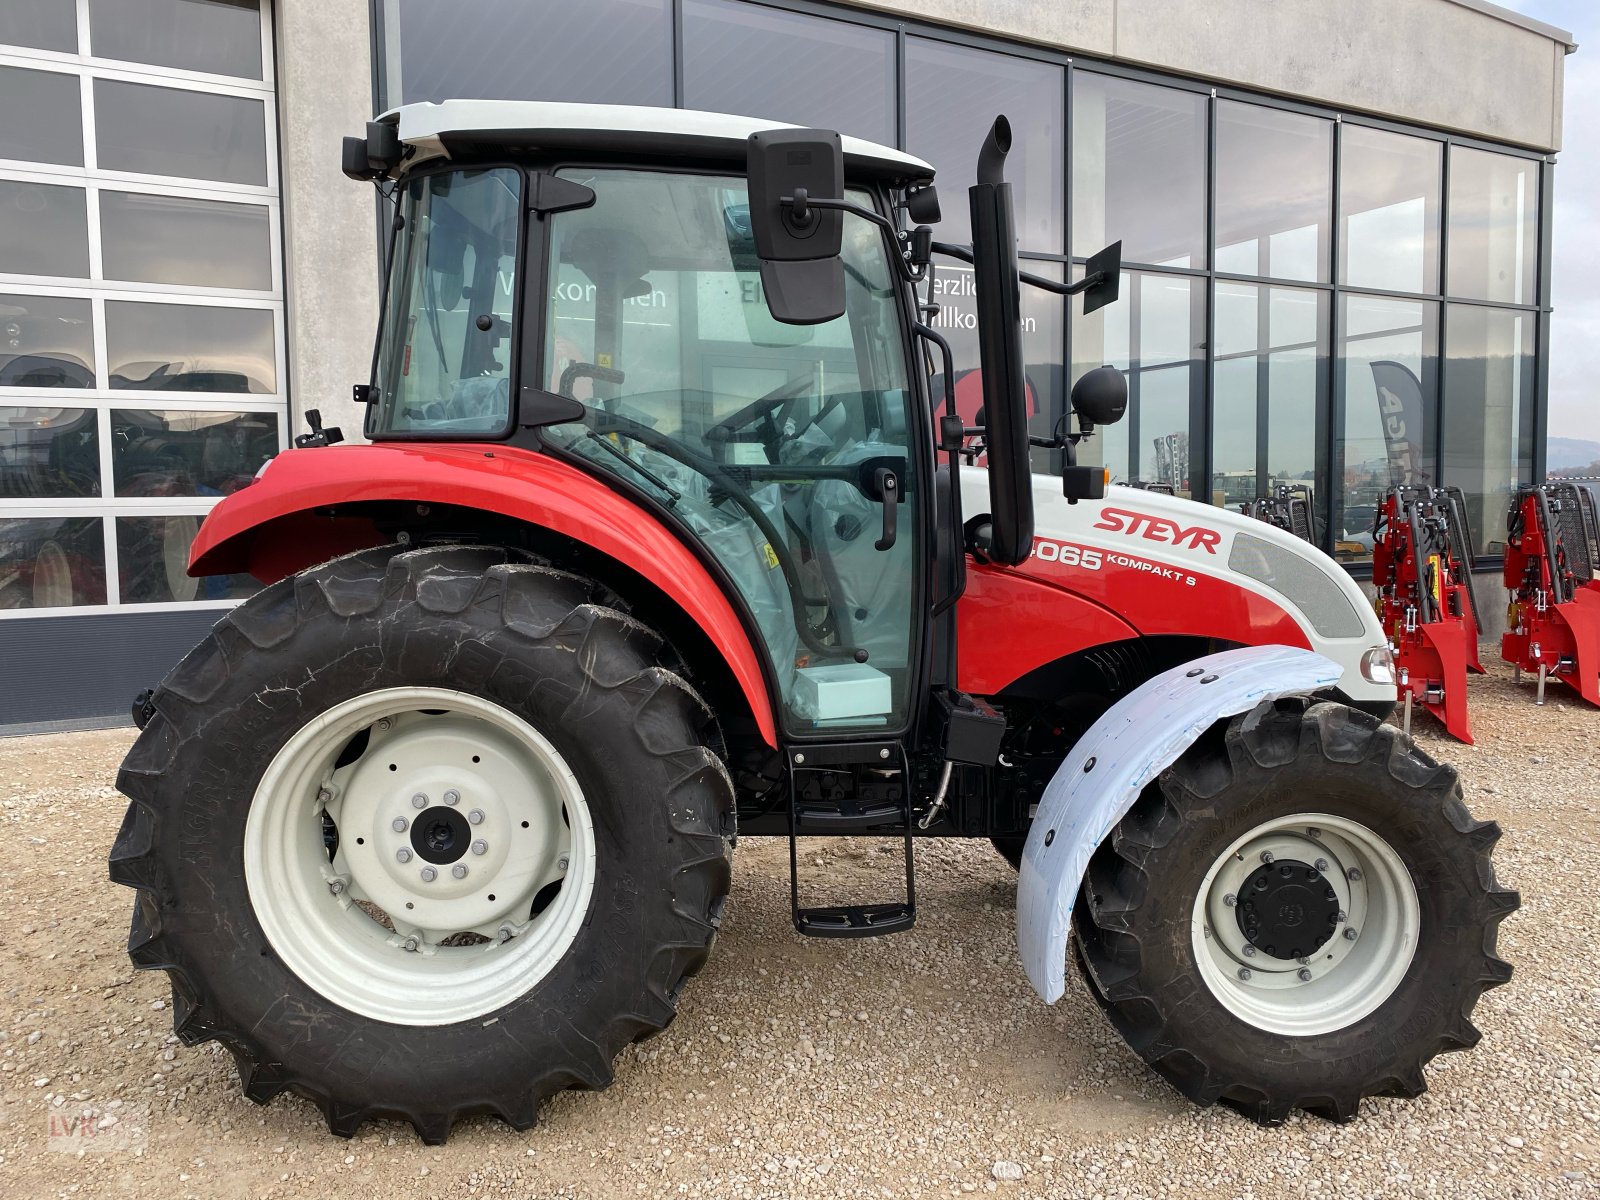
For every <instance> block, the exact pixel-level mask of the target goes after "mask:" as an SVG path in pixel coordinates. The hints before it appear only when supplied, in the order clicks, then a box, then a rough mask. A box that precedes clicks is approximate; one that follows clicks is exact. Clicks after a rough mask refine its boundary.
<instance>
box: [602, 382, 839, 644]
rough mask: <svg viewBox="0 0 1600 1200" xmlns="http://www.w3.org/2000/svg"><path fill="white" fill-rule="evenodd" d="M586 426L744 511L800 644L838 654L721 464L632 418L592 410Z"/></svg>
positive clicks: (755, 511) (794, 569)
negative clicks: (675, 467)
mask: <svg viewBox="0 0 1600 1200" xmlns="http://www.w3.org/2000/svg"><path fill="white" fill-rule="evenodd" d="M762 399H763V400H766V399H768V397H765V396H764V397H762ZM757 403H760V401H757ZM736 415H737V414H736ZM583 423H584V425H585V426H586V427H587V428H588V429H589V432H590V433H592V434H594V435H595V436H596V437H603V436H604V435H605V434H608V433H616V434H620V435H622V436H623V437H625V438H631V439H632V440H633V441H636V442H639V443H640V444H642V445H645V446H648V447H650V449H652V450H655V451H658V452H659V453H661V454H665V455H666V456H667V457H668V458H670V459H673V460H674V461H676V462H680V463H682V464H683V465H684V466H686V467H688V468H689V469H690V470H691V471H694V472H696V473H697V474H700V475H703V476H705V477H706V478H707V479H709V480H711V481H712V483H714V484H715V485H716V486H717V488H718V490H719V491H721V492H722V493H723V494H724V495H726V496H727V497H728V498H729V499H731V500H732V501H733V502H734V503H735V504H737V505H738V506H739V507H740V508H741V509H743V510H744V514H745V515H746V516H747V517H749V518H750V520H751V521H753V522H754V523H755V526H756V528H757V529H759V530H760V531H761V536H762V537H764V538H766V539H767V544H768V545H769V546H771V547H772V553H773V556H774V557H775V558H777V560H778V569H779V571H780V572H781V573H782V575H783V582H784V585H785V587H786V588H787V589H788V592H789V608H790V610H791V611H792V612H793V614H794V627H795V632H797V633H798V634H799V635H800V640H801V641H803V642H804V643H805V644H806V646H807V648H809V649H810V650H811V651H812V653H814V654H825V655H832V654H834V653H837V651H838V649H839V648H838V647H829V646H825V645H823V643H822V640H821V635H820V633H819V631H818V630H817V629H816V628H815V627H814V626H813V625H811V623H810V622H809V621H808V620H807V619H806V617H805V613H806V611H807V608H808V607H809V606H810V605H811V601H809V600H807V599H806V595H805V589H804V588H803V587H802V586H801V584H800V569H799V567H798V566H797V565H796V563H795V561H794V556H793V555H792V554H791V553H790V551H789V547H788V545H787V543H785V542H784V540H783V535H782V534H780V533H779V532H778V530H777V528H776V527H775V526H774V525H773V524H772V521H771V519H770V518H768V516H767V514H766V513H765V512H764V511H763V510H762V508H761V506H760V505H759V504H757V503H756V502H755V501H754V500H752V499H751V498H750V494H749V493H748V492H747V491H745V489H744V488H743V486H741V485H740V484H739V482H738V481H737V480H735V479H734V478H733V477H732V476H731V475H730V474H729V473H728V472H727V470H726V469H725V468H724V467H723V465H722V464H721V463H718V462H714V461H712V460H711V459H709V458H703V457H701V456H700V455H698V454H695V453H694V452H693V451H691V450H689V449H687V448H686V447H684V446H683V445H682V444H681V443H679V442H675V441H673V440H672V439H671V438H669V437H667V436H666V435H664V434H660V433H657V432H656V431H655V430H654V429H651V428H650V426H648V425H645V424H643V423H642V422H639V421H635V420H634V419H633V418H631V417H625V416H623V415H621V414H620V413H614V412H606V413H602V412H597V411H596V410H594V409H589V410H587V412H586V413H585V414H584V418H583Z"/></svg>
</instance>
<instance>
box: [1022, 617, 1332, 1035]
mask: <svg viewBox="0 0 1600 1200" xmlns="http://www.w3.org/2000/svg"><path fill="white" fill-rule="evenodd" d="M1342 674H1343V670H1342V668H1341V667H1340V666H1339V665H1338V664H1337V663H1335V662H1333V661H1331V660H1330V659H1326V658H1323V657H1322V656H1321V655H1320V654H1312V653H1311V652H1310V651H1308V650H1297V649H1294V648H1292V647H1289V646H1247V647H1245V648H1243V649H1239V650H1227V651H1224V652H1223V653H1221V654H1212V655H1208V656H1207V657H1205V658H1197V659H1195V660H1194V661H1192V662H1188V663H1184V664H1183V665H1182V666H1178V667H1174V668H1173V669H1172V670H1170V671H1167V672H1165V673H1163V674H1161V675H1157V676H1156V677H1155V678H1154V679H1152V680H1150V681H1149V682H1147V683H1145V684H1144V685H1143V686H1142V687H1139V688H1137V689H1135V690H1134V691H1133V692H1130V693H1129V694H1128V695H1126V696H1124V697H1123V698H1122V699H1121V700H1119V701H1118V702H1117V703H1116V704H1115V705H1113V706H1112V707H1111V708H1110V709H1109V710H1108V711H1107V712H1106V713H1105V715H1104V716H1102V717H1101V718H1100V719H1099V720H1098V721H1096V722H1095V724H1094V727H1093V728H1091V729H1090V730H1089V732H1088V733H1086V734H1085V735H1084V736H1083V737H1082V739H1080V740H1079V741H1078V743H1077V744H1076V745H1075V746H1074V747H1073V748H1072V753H1071V754H1069V755H1068V756H1067V759H1066V761H1065V762H1063V763H1062V764H1061V766H1060V768H1059V769H1058V770H1057V771H1056V774H1055V777H1054V778H1053V779H1051V781H1050V784H1049V786H1048V787H1047V788H1045V792H1044V797H1043V799H1042V800H1041V801H1040V803H1039V811H1038V813H1037V814H1036V815H1035V817H1034V820H1033V826H1032V829H1031V830H1030V831H1029V833H1028V841H1027V844H1026V845H1025V846H1024V847H1023V850H1022V868H1021V871H1020V873H1019V875H1018V879H1017V949H1018V950H1019V951H1020V952H1021V954H1022V966H1023V970H1024V971H1025V972H1026V973H1027V976H1028V982H1029V983H1031V984H1032V985H1033V988H1034V990H1035V991H1036V992H1038V993H1039V995H1040V996H1042V997H1043V998H1044V1001H1045V1003H1046V1004H1054V1003H1055V1002H1056V1001H1057V1000H1059V999H1060V998H1061V996H1062V993H1063V992H1064V991H1065V990H1066V985H1067V936H1068V933H1069V931H1070V929H1071V927H1072V905H1073V902H1074V901H1075V900H1076V899H1077V896H1078V890H1079V888H1080V886H1081V885H1082V882H1083V875H1084V872H1085V871H1086V870H1088V867H1089V859H1090V858H1091V857H1092V856H1093V854H1094V851H1095V848H1096V847H1097V846H1099V845H1100V843H1101V842H1102V841H1104V840H1105V837H1106V835H1107V834H1108V833H1110V832H1111V830H1112V828H1113V827H1114V826H1115V825H1116V823H1117V822H1118V821H1120V820H1121V819H1122V818H1123V816H1124V815H1125V814H1126V813H1127V811H1128V810H1129V809H1130V808H1132V807H1133V803H1134V801H1135V800H1137V799H1138V798H1139V793H1140V792H1141V791H1143V790H1144V787H1145V785H1146V784H1148V783H1149V782H1150V781H1151V780H1153V779H1154V778H1155V777H1156V776H1157V775H1158V774H1159V773H1160V772H1161V771H1163V770H1165V769H1166V768H1167V767H1169V766H1171V765H1172V764H1173V763H1174V762H1175V761H1177V759H1178V757H1179V755H1181V754H1182V753H1183V752H1184V750H1186V749H1187V748H1188V747H1189V746H1190V745H1191V744H1192V743H1193V742H1194V741H1195V739H1197V738H1198V737H1199V736H1200V735H1201V734H1202V733H1204V732H1205V731H1206V730H1207V729H1209V728H1210V727H1211V726H1212V725H1213V724H1215V723H1216V722H1217V721H1220V720H1224V719H1226V718H1228V717H1232V716H1236V715H1237V714H1239V713H1242V712H1248V711H1249V710H1250V709H1252V708H1254V707H1255V706H1256V705H1258V704H1260V703H1262V702H1263V701H1267V700H1272V699H1274V698H1276V697H1278V696H1284V695H1291V694H1294V693H1300V692H1314V691H1317V690H1319V689H1321V688H1325V687H1330V686H1332V685H1333V684H1335V683H1337V682H1338V681H1339V677H1340V675H1342Z"/></svg>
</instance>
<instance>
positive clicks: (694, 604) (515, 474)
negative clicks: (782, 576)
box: [189, 443, 777, 746]
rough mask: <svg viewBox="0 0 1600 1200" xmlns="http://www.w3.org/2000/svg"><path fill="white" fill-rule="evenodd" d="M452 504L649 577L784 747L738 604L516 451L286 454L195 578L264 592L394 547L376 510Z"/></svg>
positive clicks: (213, 525)
mask: <svg viewBox="0 0 1600 1200" xmlns="http://www.w3.org/2000/svg"><path fill="white" fill-rule="evenodd" d="M384 502H387V503H393V502H400V503H409V504H434V505H453V506H457V507H460V508H470V509H477V510H479V511H482V512H486V513H493V514H496V515H499V516H502V517H508V518H511V519H513V520H516V521H522V522H525V523H527V524H529V525H535V526H538V527H540V528H543V529H548V530H552V531H554V532H556V533H559V534H563V535H565V536H566V537H570V538H572V539H574V540H576V541H579V542H582V543H584V544H585V545H588V546H591V547H593V548H594V549H595V550H597V551H599V552H600V553H602V554H605V555H607V556H608V557H610V558H612V559H615V560H616V561H617V562H620V563H622V564H623V565H625V566H627V567H629V568H631V569H632V570H634V571H636V572H638V574H640V575H641V576H643V577H644V578H645V579H648V580H649V581H650V582H651V583H653V584H655V586H656V587H658V588H660V589H661V590H662V591H663V592H665V593H666V594H667V595H668V596H669V597H671V598H672V600H674V601H675V602H676V603H677V604H678V605H679V606H680V607H681V608H682V609H683V611H684V612H685V613H686V614H688V616H689V617H690V619H692V620H693V621H694V622H695V624H697V625H698V626H699V627H700V629H701V630H702V631H703V632H704V633H705V635H706V637H707V638H709V639H710V641H711V643H712V645H714V646H715V647H716V649H717V650H718V651H719V652H720V653H721V654H722V656H723V657H724V658H725V659H726V660H727V663H728V667H729V669H730V670H731V671H732V673H733V677H734V679H735V681H736V682H737V683H738V685H739V688H740V690H741V691H742V692H743V693H744V697H745V700H746V702H747V703H748V704H749V705H750V711H751V712H752V713H753V714H754V716H755V720H756V724H757V726H758V727H759V728H760V730H761V735H762V737H763V738H764V739H765V740H766V741H767V743H768V744H769V745H772V746H776V745H777V730H776V725H775V724H774V721H773V716H772V704H771V701H770V699H769V698H768V695H767V688H766V682H765V679H764V677H763V676H762V673H761V660H760V658H759V657H758V652H757V650H756V648H755V646H754V645H753V644H752V643H751V641H750V638H749V636H748V635H747V634H746V633H745V630H744V626H743V624H742V623H741V622H740V620H739V617H738V615H737V613H736V612H735V611H734V608H733V606H732V604H731V603H730V602H729V600H728V597H727V596H726V595H725V594H724V593H723V590H722V588H721V587H719V586H718V584H717V582H716V580H715V579H713V578H712V576H711V575H710V573H709V572H708V571H707V570H706V569H705V567H704V566H702V565H701V563H700V561H699V559H697V558H696V557H695V556H694V555H693V554H692V553H690V551H689V550H688V549H687V548H686V547H685V546H684V545H683V543H682V542H680V541H679V540H678V539H677V537H675V536H674V535H673V534H672V533H671V532H670V531H669V530H668V529H667V528H666V527H665V526H664V525H662V524H661V523H660V522H659V521H657V520H656V519H655V518H654V517H652V516H650V515H649V514H648V513H646V512H644V511H642V510H641V509H640V508H639V507H638V506H637V505H634V504H632V503H630V502H629V501H628V500H626V499H624V498H623V497H622V496H619V495H618V494H617V493H615V492H613V491H611V490H610V489H608V488H606V487H605V486H604V485H602V484H600V483H599V482H597V481H596V480H594V479H592V478H590V477H589V476H588V475H585V474H583V473H582V472H581V471H578V470H575V469H574V468H572V467H570V466H567V465H566V464H565V463H562V462H560V461H558V460H556V459H554V458H551V457H549V456H548V455H542V454H534V453H531V452H529V451H527V450H521V449H517V448H514V447H508V446H495V447H493V448H492V449H486V448H484V447H482V446H464V445H437V444H429V445H420V444H404V445H403V444H398V443H390V444H387V445H379V446H368V445H358V446H329V447H326V448H318V449H308V450H287V451H285V452H284V453H282V454H280V455H278V457H277V458H275V459H273V460H272V463H271V465H270V466H269V467H268V468H267V470H266V472H265V473H264V474H263V475H262V476H261V477H260V478H259V479H257V480H256V482H255V483H253V484H251V485H250V486H249V487H246V488H244V489H242V490H241V491H238V492H236V493H234V494H233V495H231V496H229V497H228V498H227V499H225V500H223V501H222V503H220V504H218V505H217V507H216V508H214V509H212V511H211V515H210V516H208V517H207V518H206V520H205V523H204V525H202V526H201V528H200V536H199V537H198V538H196V539H195V543H194V548H193V549H192V550H191V551H190V556H189V573H190V574H191V575H225V574H234V573H239V572H248V573H249V574H251V575H253V576H255V577H256V578H257V579H259V580H261V582H263V583H273V582H275V581H276V580H279V579H282V578H283V577H285V576H287V575H292V574H293V573H294V572H296V571H300V570H303V569H304V568H306V567H309V566H314V565H315V564H317V563H319V562H326V561H327V560H328V559H330V558H333V557H335V556H336V555H339V554H344V553H348V552H349V551H352V550H359V549H362V548H364V547H367V546H375V545H378V544H380V543H382V542H383V541H385V540H386V539H385V538H384V537H383V536H382V535H380V534H379V532H378V531H377V529H375V528H374V527H373V526H372V524H371V523H370V522H369V521H366V520H365V519H362V518H360V517H329V516H326V515H322V514H320V513H319V512H318V510H319V509H327V508H329V507H331V506H335V505H337V506H338V507H339V508H340V509H342V510H344V511H349V507H350V506H351V505H356V504H365V503H384Z"/></svg>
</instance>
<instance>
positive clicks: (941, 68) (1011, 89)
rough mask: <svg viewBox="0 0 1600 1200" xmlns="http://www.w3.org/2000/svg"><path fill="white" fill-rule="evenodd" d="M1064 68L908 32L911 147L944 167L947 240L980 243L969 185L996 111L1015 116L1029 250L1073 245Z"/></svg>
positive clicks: (1014, 172) (1014, 158)
mask: <svg viewBox="0 0 1600 1200" xmlns="http://www.w3.org/2000/svg"><path fill="white" fill-rule="evenodd" d="M1061 93H1062V74H1061V68H1060V67H1055V66H1051V65H1049V64H1048V63H1037V62H1030V61H1029V60H1027V59H1025V58H1015V57H1013V56H1011V55H1009V54H994V53H991V52H989V51H987V50H969V49H966V48H964V47H960V46H950V45H946V44H945V43H943V42H934V41H929V40H927V39H926V38H915V37H914V38H907V39H906V147H907V148H908V149H909V150H910V151H911V153H913V154H917V155H920V156H921V157H923V158H925V159H927V160H928V161H929V162H931V163H932V164H933V165H934V166H935V167H937V168H938V170H939V193H940V198H941V200H942V203H943V208H944V220H942V221H941V222H939V224H938V226H937V230H938V236H939V239H940V240H941V241H946V242H970V241H971V240H972V231H971V215H970V210H969V209H968V207H967V189H968V188H969V187H971V186H972V184H973V183H974V182H975V175H976V173H977V165H978V148H979V147H980V146H982V145H983V139H984V137H985V136H987V135H988V132H989V126H990V125H992V124H993V123H994V119H995V117H996V116H999V115H1000V114H1002V113H1003V114H1004V115H1005V116H1006V118H1007V119H1008V120H1009V121H1010V122H1011V146H1012V149H1011V156H1010V157H1009V158H1008V159H1007V160H1006V178H1007V179H1009V180H1010V181H1011V190H1012V202H1013V204H1014V205H1015V206H1016V219H1017V241H1018V244H1019V245H1020V246H1021V247H1022V248H1023V249H1024V250H1035V251H1041V252H1043V253H1047V254H1060V253H1061V252H1062V250H1063V248H1064V247H1063V244H1062V243H1063V240H1064V239H1063V235H1062V226H1063V218H1064V213H1063V211H1062V198H1061V177H1062V158H1061V156H1062V103H1063V101H1062V94H1061Z"/></svg>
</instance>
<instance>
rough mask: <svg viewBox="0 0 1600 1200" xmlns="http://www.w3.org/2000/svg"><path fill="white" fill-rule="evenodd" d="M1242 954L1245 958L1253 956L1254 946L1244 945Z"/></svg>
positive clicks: (1254, 954) (1254, 953)
mask: <svg viewBox="0 0 1600 1200" xmlns="http://www.w3.org/2000/svg"><path fill="white" fill-rule="evenodd" d="M1244 956H1245V957H1246V958H1254V957H1255V956H1256V948H1255V947H1254V946H1246V947H1245V948H1244Z"/></svg>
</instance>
